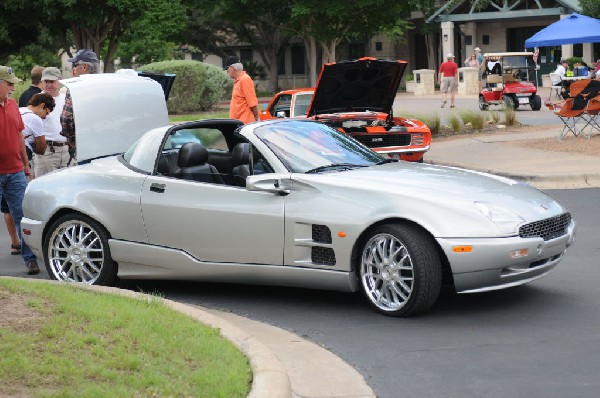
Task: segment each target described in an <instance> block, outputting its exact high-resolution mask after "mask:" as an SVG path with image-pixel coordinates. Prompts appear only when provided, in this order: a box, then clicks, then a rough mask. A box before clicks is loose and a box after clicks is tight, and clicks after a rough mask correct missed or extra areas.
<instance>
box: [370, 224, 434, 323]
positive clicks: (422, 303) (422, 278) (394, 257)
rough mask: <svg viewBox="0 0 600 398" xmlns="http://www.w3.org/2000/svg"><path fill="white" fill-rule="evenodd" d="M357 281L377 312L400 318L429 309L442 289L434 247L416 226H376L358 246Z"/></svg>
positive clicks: (430, 240) (431, 241)
mask: <svg viewBox="0 0 600 398" xmlns="http://www.w3.org/2000/svg"><path fill="white" fill-rule="evenodd" d="M360 279H361V286H362V290H363V293H364V294H365V296H366V297H367V299H368V300H369V303H370V304H371V306H372V307H373V308H374V309H375V310H376V311H377V312H379V313H382V314H385V315H390V316H403V317H406V316H411V315H415V314H418V313H420V312H424V311H426V310H428V309H429V308H431V306H433V304H434V303H435V301H436V299H437V297H438V295H439V293H440V289H441V285H442V269H441V262H440V258H439V255H438V253H437V250H436V248H435V243H434V242H433V240H432V239H431V237H430V236H429V235H428V234H426V233H425V232H424V231H423V230H422V229H420V228H418V227H416V226H412V225H407V224H386V225H381V226H378V227H376V228H375V229H374V230H373V231H371V233H370V235H369V236H368V237H367V239H366V242H365V244H364V246H362V251H361V258H360Z"/></svg>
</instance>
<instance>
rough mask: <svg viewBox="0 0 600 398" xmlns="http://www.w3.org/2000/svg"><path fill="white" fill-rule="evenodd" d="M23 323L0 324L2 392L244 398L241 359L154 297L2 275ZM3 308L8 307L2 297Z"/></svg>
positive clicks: (5, 293) (246, 378)
mask: <svg viewBox="0 0 600 398" xmlns="http://www.w3.org/2000/svg"><path fill="white" fill-rule="evenodd" d="M7 297H12V298H14V297H21V298H22V299H23V300H22V302H24V303H26V307H27V311H26V312H28V313H30V314H28V316H26V317H23V318H24V322H26V323H25V326H23V325H20V326H19V327H17V328H16V330H15V328H14V327H13V328H11V327H8V326H7V325H5V324H3V323H0V391H3V393H4V394H8V395H15V396H34V397H38V396H39V397H107V396H110V397H146V396H152V397H192V396H193V397H245V396H247V395H248V393H249V390H250V385H251V380H252V373H251V369H250V366H249V364H248V360H247V359H246V357H244V355H243V354H242V353H241V352H239V351H238V350H237V348H235V347H234V346H233V345H232V344H231V343H230V342H229V341H227V340H225V339H224V338H223V337H221V336H220V334H219V332H218V330H215V329H212V328H210V327H207V326H205V325H202V324H200V323H198V322H196V321H194V320H192V319H191V318H188V317H186V316H184V315H182V314H180V313H178V312H175V311H173V310H171V309H169V308H167V307H166V306H165V305H163V304H162V303H161V302H160V301H159V300H158V299H157V298H156V299H150V300H138V299H133V298H127V297H121V296H114V295H109V294H99V293H95V292H90V291H86V290H84V289H80V288H77V287H76V286H73V285H68V284H61V285H57V284H48V283H39V282H37V283H36V282H30V281H18V280H9V279H5V280H0V302H4V300H3V299H4V298H7ZM2 310H3V311H6V307H5V306H3V308H2Z"/></svg>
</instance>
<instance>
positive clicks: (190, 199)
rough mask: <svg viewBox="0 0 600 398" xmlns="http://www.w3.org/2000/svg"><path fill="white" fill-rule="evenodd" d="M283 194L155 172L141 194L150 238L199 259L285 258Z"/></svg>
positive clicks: (276, 260)
mask: <svg viewBox="0 0 600 398" xmlns="http://www.w3.org/2000/svg"><path fill="white" fill-rule="evenodd" d="M283 201H284V199H283V197H282V196H277V195H273V194H270V193H265V192H250V191H247V190H246V189H245V188H241V187H232V186H226V185H217V184H210V183H202V182H196V181H187V180H178V179H174V178H168V177H161V176H150V177H148V178H147V179H146V181H145V183H144V185H143V187H142V194H141V205H142V216H143V219H144V223H145V225H146V230H147V233H148V240H149V242H150V244H153V245H158V246H164V247H171V248H176V249H182V250H184V251H186V252H187V253H189V254H191V255H192V256H193V257H195V258H196V259H198V260H201V261H209V262H231V263H244V264H250V263H252V264H272V265H280V264H283V243H284V229H283V228H284V206H283Z"/></svg>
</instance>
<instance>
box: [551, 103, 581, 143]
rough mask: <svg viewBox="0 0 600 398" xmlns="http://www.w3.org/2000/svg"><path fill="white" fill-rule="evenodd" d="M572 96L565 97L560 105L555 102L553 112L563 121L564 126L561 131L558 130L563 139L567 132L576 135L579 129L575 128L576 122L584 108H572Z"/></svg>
mask: <svg viewBox="0 0 600 398" xmlns="http://www.w3.org/2000/svg"><path fill="white" fill-rule="evenodd" d="M573 102H574V99H573V98H567V99H566V100H565V101H564V102H562V103H561V104H558V105H560V107H558V106H557V104H555V106H556V108H555V111H554V114H555V115H556V116H558V117H559V119H560V120H561V121H562V122H563V124H564V126H563V129H562V131H561V132H560V138H559V139H561V140H562V139H563V138H565V136H566V135H567V134H569V132H571V133H573V135H574V136H575V137H577V136H578V135H579V134H580V133H581V131H580V130H579V129H577V122H578V121H579V119H581V116H582V115H583V112H584V110H583V109H575V110H574V109H573Z"/></svg>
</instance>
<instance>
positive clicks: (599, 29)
mask: <svg viewBox="0 0 600 398" xmlns="http://www.w3.org/2000/svg"><path fill="white" fill-rule="evenodd" d="M578 43H600V19H596V18H591V17H588V16H585V15H581V14H577V13H573V14H571V15H569V16H568V17H565V18H563V19H561V20H560V21H557V22H554V23H553V24H551V25H549V26H547V27H545V28H544V29H542V30H540V31H539V32H537V33H536V34H535V35H533V36H531V37H530V38H529V39H527V40H525V48H532V47H550V46H560V45H562V44H578Z"/></svg>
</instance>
